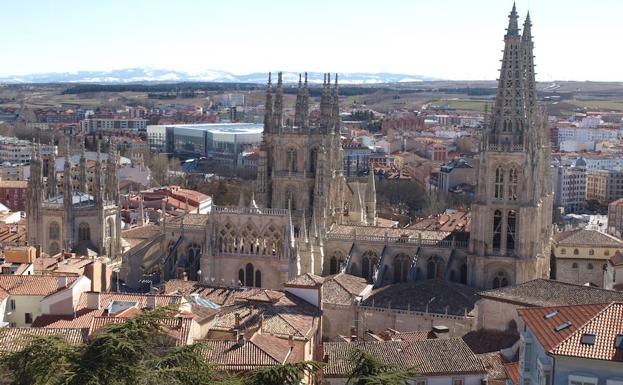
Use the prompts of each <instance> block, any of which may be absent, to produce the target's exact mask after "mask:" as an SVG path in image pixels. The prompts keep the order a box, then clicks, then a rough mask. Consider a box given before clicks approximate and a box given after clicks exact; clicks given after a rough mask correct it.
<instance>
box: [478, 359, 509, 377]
mask: <svg viewBox="0 0 623 385" xmlns="http://www.w3.org/2000/svg"><path fill="white" fill-rule="evenodd" d="M476 356H477V357H478V358H479V359H480V361H482V365H483V366H484V367H485V370H486V371H487V376H486V380H487V385H504V383H505V381H506V379H507V378H508V376H507V375H506V369H505V368H504V359H503V358H502V354H500V352H493V353H485V354H477V355H476Z"/></svg>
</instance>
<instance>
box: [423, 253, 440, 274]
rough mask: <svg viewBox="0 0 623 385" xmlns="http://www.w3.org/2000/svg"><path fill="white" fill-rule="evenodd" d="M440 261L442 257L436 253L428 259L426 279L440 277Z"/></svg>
mask: <svg viewBox="0 0 623 385" xmlns="http://www.w3.org/2000/svg"><path fill="white" fill-rule="evenodd" d="M442 262H443V259H441V258H439V257H438V256H436V255H435V256H432V257H430V258H429V259H428V263H427V264H426V279H435V278H441V273H442V270H443V266H442Z"/></svg>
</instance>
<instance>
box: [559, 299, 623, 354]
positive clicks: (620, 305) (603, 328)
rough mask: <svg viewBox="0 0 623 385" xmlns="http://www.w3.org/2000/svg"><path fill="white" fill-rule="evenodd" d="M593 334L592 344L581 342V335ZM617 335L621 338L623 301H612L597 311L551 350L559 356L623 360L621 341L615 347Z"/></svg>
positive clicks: (622, 336) (622, 337)
mask: <svg viewBox="0 0 623 385" xmlns="http://www.w3.org/2000/svg"><path fill="white" fill-rule="evenodd" d="M586 334H589V335H594V336H595V342H594V344H587V343H582V336H584V335H586ZM617 336H620V337H619V338H621V339H623V302H614V303H611V304H609V305H608V306H606V307H605V308H604V309H602V310H601V311H599V312H598V313H597V314H596V315H595V316H594V317H592V318H591V319H590V320H588V321H587V322H585V323H584V324H583V325H582V326H581V327H579V328H578V329H577V330H576V331H575V332H573V333H572V334H571V335H570V336H568V337H567V338H566V339H565V340H563V341H562V342H560V343H559V344H558V345H557V346H556V347H554V348H553V349H552V350H551V353H552V354H555V355H561V356H571V357H581V358H591V359H596V360H606V361H620V362H623V342H622V343H621V344H622V346H621V348H618V349H617V348H616V347H615V340H616V338H617Z"/></svg>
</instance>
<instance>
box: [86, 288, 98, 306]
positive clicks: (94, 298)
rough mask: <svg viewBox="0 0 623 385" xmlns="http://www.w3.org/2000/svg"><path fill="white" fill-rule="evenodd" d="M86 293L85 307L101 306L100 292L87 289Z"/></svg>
mask: <svg viewBox="0 0 623 385" xmlns="http://www.w3.org/2000/svg"><path fill="white" fill-rule="evenodd" d="M86 295H87V309H91V310H99V309H100V307H101V303H100V293H98V292H96V291H88V292H87V293H86Z"/></svg>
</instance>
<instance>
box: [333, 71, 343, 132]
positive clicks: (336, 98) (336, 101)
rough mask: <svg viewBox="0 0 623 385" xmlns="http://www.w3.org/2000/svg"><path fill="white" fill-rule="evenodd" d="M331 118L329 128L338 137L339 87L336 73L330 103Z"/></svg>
mask: <svg viewBox="0 0 623 385" xmlns="http://www.w3.org/2000/svg"><path fill="white" fill-rule="evenodd" d="M331 118H332V122H331V123H332V124H331V126H332V129H333V132H334V133H337V134H338V135H339V133H340V125H341V119H340V93H339V87H338V84H337V73H336V74H335V85H334V87H333V103H332V111H331Z"/></svg>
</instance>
